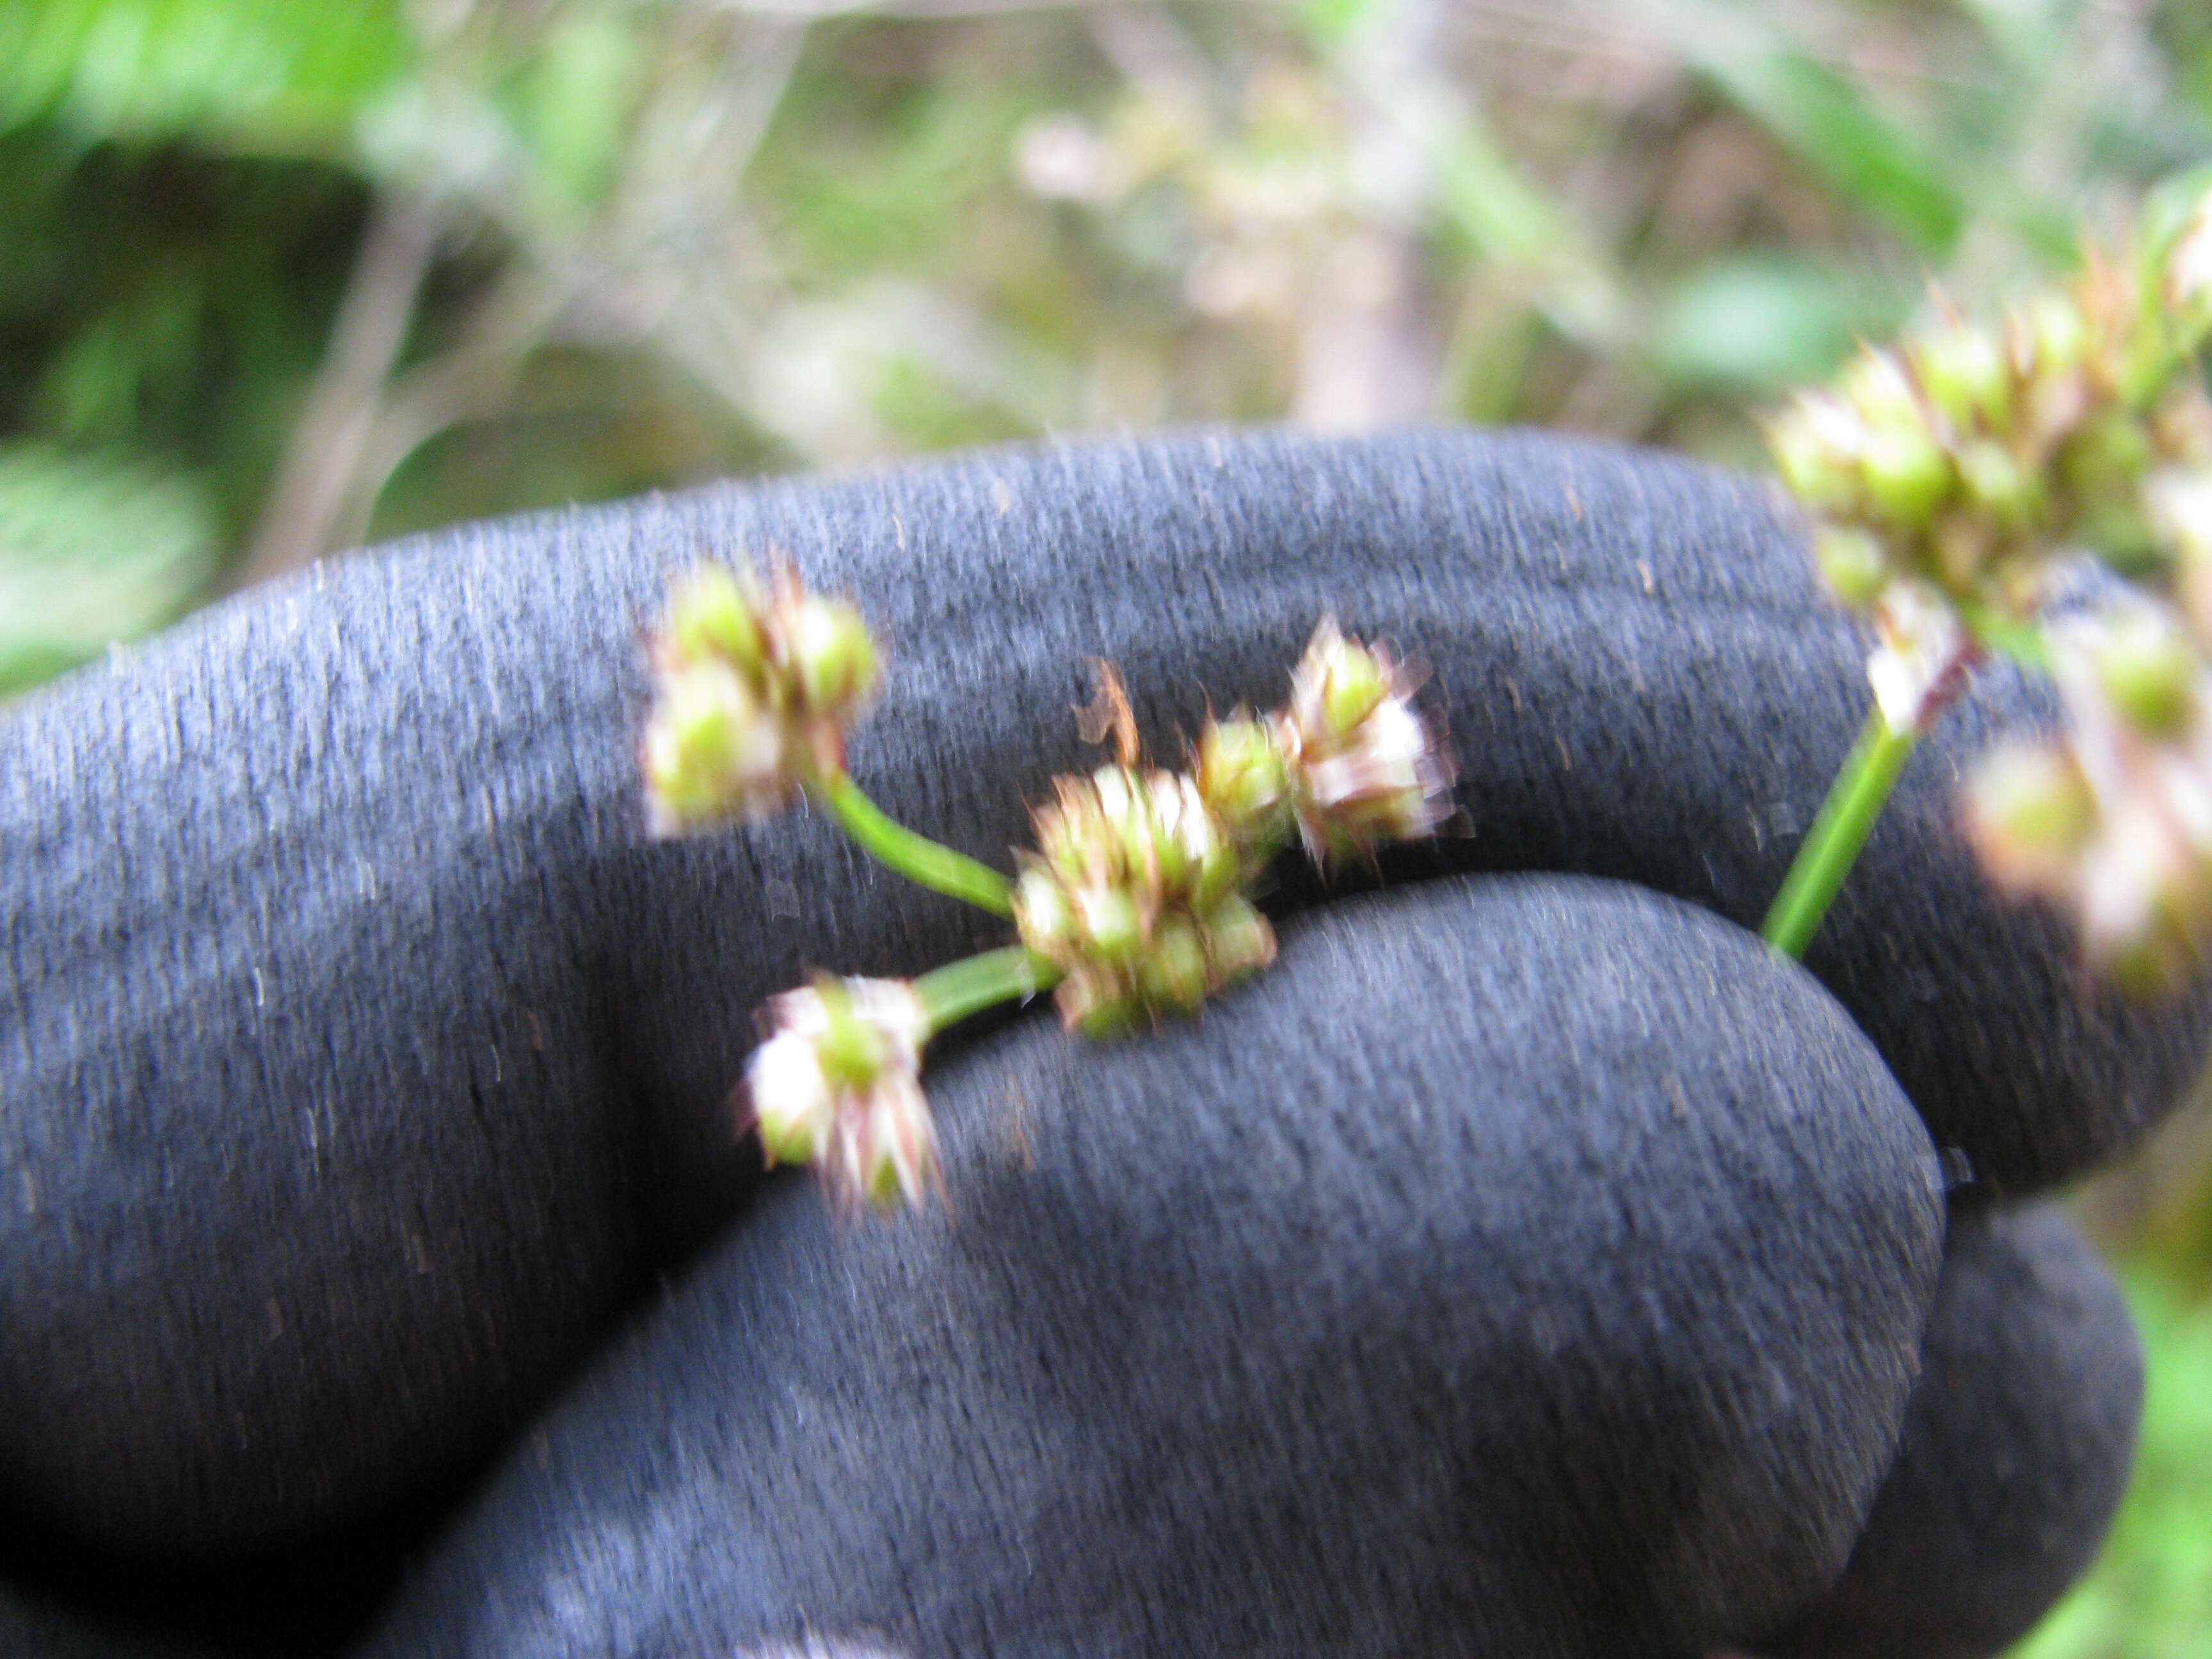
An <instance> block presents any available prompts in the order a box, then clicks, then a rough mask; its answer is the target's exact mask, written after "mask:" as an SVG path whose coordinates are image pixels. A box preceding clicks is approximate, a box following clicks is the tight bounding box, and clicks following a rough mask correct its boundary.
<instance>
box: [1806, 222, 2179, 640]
mask: <svg viewBox="0 0 2212 1659" xmlns="http://www.w3.org/2000/svg"><path fill="white" fill-rule="evenodd" d="M2208 207H2212V198H2208V203H2207V204H2200V205H2199V206H2198V208H2197V210H2196V212H2195V213H2194V215H2193V216H2191V217H2190V218H2189V219H2188V221H2187V222H2185V224H2184V225H2183V226H2182V227H2181V228H2180V229H2179V232H2178V233H2177V234H2172V235H2168V236H2164V237H2160V236H2156V235H2152V236H2147V237H2145V238H2144V239H2143V240H2142V246H2140V247H2139V248H2138V249H2137V250H2136V252H2135V253H2134V254H2132V255H2131V256H2130V258H2126V259H2124V260H2121V261H2118V262H2114V261H2110V260H2106V259H2102V258H2092V259H2091V260H2090V262H2089V264H2088V265H2087V269H2086V270H2085V271H2084V272H2083V274H2082V275H2081V276H2079V277H2078V278H2077V279H2076V280H2075V282H2073V283H2070V284H2069V285H2068V286H2066V287H2065V288H2063V289H2053V290H2051V291H2049V292H2046V293H2044V294H2041V295H2038V296H2036V297H2035V298H2034V299H2033V300H2032V301H2029V302H2028V303H2027V304H2026V305H2025V306H2023V307H2021V308H2019V309H2018V310H2016V311H2015V312H2014V313H2012V315H2011V316H2010V317H2009V318H2008V319H2007V320H2006V322H2005V323H2004V324H2003V325H2002V326H2001V327H1995V326H1990V325H1986V324H1984V323H1981V322H1978V321H1976V320H1973V319H1967V318H1964V317H1960V316H1958V315H1956V314H1954V313H1948V312H1947V313H1946V314H1944V315H1943V316H1942V318H1941V319H1939V320H1937V321H1936V323H1934V324H1933V325H1930V326H1929V327H1926V328H1924V329H1922V330H1920V331H1917V332H1916V333H1914V334H1912V335H1911V336H1909V337H1907V338H1906V339H1905V341H1904V342H1903V343H1900V344H1899V346H1897V347H1896V348H1894V349H1887V350H1874V349H1869V350H1868V351H1866V352H1864V353H1863V354H1862V355H1861V356H1860V357H1859V358H1858V359H1857V361H1856V362H1853V363H1852V364H1851V365H1850V367H1849V368H1847V369H1846V370H1845V371H1844V374H1843V375H1842V377H1841V378H1840V380H1838V383H1837V384H1836V385H1835V386H1832V387H1826V388H1822V389H1820V390H1816V391H1812V392H1805V393H1803V394H1802V395H1801V396H1799V397H1798V398H1797V399H1796V401H1795V402H1793V403H1792V404H1790V406H1789V407H1788V408H1787V409H1785V410H1784V411H1783V412H1782V413H1781V415H1780V416H1778V417H1777V418H1776V420H1775V421H1774V422H1772V424H1771V427H1770V428H1769V431H1768V439H1769V442H1770V445H1771V449H1772V452H1773V454H1774V459H1775V461H1776V465H1777V466H1778V469H1779V471H1780V472H1781V475H1782V477H1783V479H1784V482H1785V483H1787V484H1788V485H1789V487H1790V490H1791V491H1792V492H1793V493H1794V494H1795V495H1796V497H1797V499H1798V501H1800V502H1801V503H1802V505H1803V506H1804V507H1806V509H1807V510H1808V513H1810V514H1811V515H1812V517H1813V519H1814V554H1815V556H1816V558H1817V560H1818V562H1819V564H1820V569H1821V572H1822V574H1823V575H1824V576H1825V577H1826V580H1827V582H1828V584H1829V586H1831V588H1832V589H1833V591H1834V592H1836V594H1837V595H1838V598H1840V599H1842V600H1843V601H1844V603H1845V604H1847V605H1851V606H1853V607H1855V608H1858V609H1865V608H1869V607H1870V606H1872V605H1874V604H1875V602H1876V601H1877V600H1878V599H1880V598H1881V595H1882V593H1883V592H1885V591H1886V590H1887V588H1888V586H1890V585H1891V584H1892V583H1893V582H1895V581H1898V580H1921V581H1925V582H1928V583H1930V584H1932V585H1933V586H1936V587H1937V588H1938V589H1940V590H1941V591H1942V592H1945V593H1946V594H1948V595H1949V596H1950V597H1951V598H1952V599H1954V601H1957V602H1960V603H1962V604H1964V605H1968V606H1972V607H1990V608H1993V609H1995V610H1996V611H1999V612H2000V613H2002V614H2005V615H2009V616H2014V617H2025V616H2027V615H2028V614H2030V613H2031V612H2032V611H2033V609H2034V608H2035V606H2036V605H2037V604H2038V603H2039V600H2040V599H2041V597H2042V596H2041V592H2040V588H2041V578H2042V575H2043V574H2044V572H2045V569H2046V568H2047V567H2048V566H2049V564H2050V562H2051V558H2052V556H2054V554H2057V553H2062V552H2067V551H2074V550H2087V551H2091V552H2095V553H2099V554H2101V555H2104V556H2107V557H2110V558H2112V559H2114V560H2115V561H2116V562H2124V563H2128V564H2130V565H2134V564H2140V563H2142V562H2144V561H2146V560H2156V559H2158V558H2159V557H2160V556H2170V555H2171V553H2172V550H2173V544H2172V540H2171V538H2170V536H2162V535H2161V530H2162V528H2163V526H2162V525H2161V523H2160V514H2159V513H2156V512H2155V511H2154V502H2155V500H2156V498H2157V496H2158V495H2160V491H2161V489H2164V488H2166V485H2165V483H2164V481H2165V480H2166V479H2168V478H2169V477H2172V476H2173V475H2175V474H2177V473H2182V474H2189V473H2197V472H2200V471H2203V469H2204V468H2206V467H2207V465H2212V403H2208V401H2207V399H2206V398H2205V396H2204V393H2203V388H2202V386H2201V385H2200V384H2199V382H2198V380H2197V377H2196V376H2195V375H2193V374H2188V373H2185V372H2184V371H2185V369H2186V368H2187V366H2188V364H2189V363H2190V362H2191V358H2192V356H2193V355H2194V354H2195V352H2196V351H2197V349H2199V348H2200V347H2201V346H2202V345H2203V343H2204V339H2205V337H2206V333H2207V329H2208V325H2212V304H2208V301H2207V297H2206V296H2207V287H2206V277H2207V273H2208V270H2212V217H2208Z"/></svg>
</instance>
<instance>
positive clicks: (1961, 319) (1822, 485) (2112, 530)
mask: <svg viewBox="0 0 2212 1659" xmlns="http://www.w3.org/2000/svg"><path fill="white" fill-rule="evenodd" d="M2208 337H2212V196H2204V197H2197V198H2195V199H2192V200H2191V201H2189V202H2188V204H2187V205H2186V206H2185V207H2183V208H2181V209H2180V210H2177V211H2172V212H2168V213H2166V214H2164V215H2158V214H2154V215H2153V216H2151V218H2150V220H2149V221H2148V222H2147V223H2146V225H2145V226H2144V227H2143V228H2142V230H2141V231H2140V232H2139V234H2138V235H2137V238H2136V241H2135V243H2134V245H2133V246H2131V247H2130V248H2128V249H2127V250H2125V251H2124V252H2122V253H2120V254H2118V255H2112V254H2107V253H2105V252H2100V251H2099V250H2097V249H2094V248H2092V249H2090V250H2088V252H2087V254H2086V256H2085V258H2084V261H2083V265H2082V269H2081V272H2080V273H2079V275H2077V276H2075V278H2074V279H2073V280H2072V281H2071V282H2070V283H2067V284H2065V285H2064V286H2063V287H2056V288H2052V289H2049V290H2047V291H2045V292H2043V293H2040V294H2038V295H2034V296H2033V297H2032V298H2030V299H2029V300H2028V301H2026V302H2025V303H2023V304H2022V305H2021V306H2019V307H2016V308H2015V310H2013V311H2012V312H2011V313H2009V314H2008V316H2007V317H2006V318H2005V319H2004V320H2003V321H2002V323H2001V324H1996V325H1992V324H1989V323H1985V322H1982V321H1978V320H1976V319H1971V318H1967V317H1965V316H1962V315H1960V314H1959V313H1956V312H1955V311H1953V310H1952V309H1950V308H1949V307H1948V306H1942V307H1939V314H1938V316H1937V317H1936V320H1935V321H1934V322H1933V323H1932V324H1930V325H1928V326H1926V327H1924V328H1923V329H1921V330H1919V331H1917V332H1916V333H1914V334H1912V335H1911V336H1909V337H1907V338H1905V340H1903V341H1902V342H1900V343H1899V344H1898V345H1897V346H1895V347H1894V348H1893V349H1887V350H1875V349H1869V350H1868V351H1866V352H1864V353H1863V354H1862V356H1860V357H1859V358H1858V359H1857V361H1856V362H1854V363H1852V364H1851V365H1850V368H1848V369H1846V370H1845V372H1844V374H1843V375H1842V376H1841V377H1840V379H1839V380H1838V383H1837V384H1836V385H1835V386H1832V387H1828V388H1824V389H1821V390H1818V391H1813V392H1806V393H1803V394H1802V395H1801V396H1800V397H1799V398H1797V399H1796V401H1795V402H1794V403H1792V404H1790V406H1789V407H1788V408H1787V409H1785V410H1784V411H1782V413H1781V414H1780V415H1779V416H1778V417H1777V418H1776V419H1775V420H1774V422H1772V424H1771V427H1770V428H1769V433H1768V436H1769V441H1770V445H1771V449H1772V451H1773V454H1774V458H1775V461H1776V464H1777V466H1778V471H1780V473H1781V475H1782V478H1783V481H1784V483H1785V484H1786V485H1787V486H1788V487H1789V489H1790V491H1791V493H1792V494H1793V495H1795V496H1796V499H1797V501H1798V502H1799V503H1800V504H1801V505H1802V507H1803V508H1804V509H1805V511H1806V513H1807V514H1808V517H1809V518H1810V520H1811V521H1812V530H1813V547H1814V558H1815V560H1816V562H1817V563H1818V565H1819V568H1820V572H1821V574H1822V575H1823V577H1824V578H1825V579H1826V582H1827V585H1828V586H1829V588H1830V589H1831V590H1832V592H1834V593H1835V595H1836V596H1837V597H1838V599H1841V600H1842V601H1843V602H1844V604H1845V605H1849V606H1850V607H1851V608H1853V609H1855V610H1857V611H1861V612H1863V613H1864V614H1866V615H1867V616H1869V618H1870V619H1871V621H1872V623H1873V624H1874V629H1875V647H1874V649H1873V651H1872V653H1871V654H1870V656H1869V662H1868V678H1869V682H1870V684H1871V686H1872V690H1873V693H1874V708H1873V709H1872V711H1871V712H1870V714H1869V717H1868V721H1867V726H1866V729H1865V731H1864V732H1863V733H1862V735H1861V738H1860V739H1859V743H1858V744H1857V747H1856V748H1855V749H1854V750H1853V751H1852V753H1851V755H1850V757H1849V758H1848V759H1847V760H1846V761H1845V763H1844V769H1843V772H1842V775H1840V776H1839V777H1838V780H1837V783H1836V787H1835V788H1834V790H1833V791H1832V793H1831V794H1830V796H1829V799H1828V801H1827V804H1826V805H1825V806H1824V807H1823V809H1822V811H1821V813H1820V817H1819V819H1818V820H1817V821H1816V822H1815V823H1814V827H1813V829H1812V830H1811V831H1810V832H1808V835H1807V836H1806V839H1805V842H1804V844H1803V845H1802V848H1800V851H1799V854H1798V857H1797V860H1796V865H1795V866H1793V867H1792V869H1791V871H1790V876H1789V878H1788V879H1787V881H1786V882H1785V883H1784V887H1783V890H1782V892H1781V894H1780V896H1778V898H1777V899H1776V901H1775V904H1774V907H1773V909H1772V910H1771V912H1770V914H1769V915H1768V918H1767V922H1766V930H1765V931H1766V937H1767V939H1769V941H1770V942H1771V943H1772V944H1773V945H1776V946H1777V947H1778V948H1779V949H1781V950H1784V951H1788V952H1789V953H1790V954H1791V955H1793V956H1802V954H1803V953H1804V951H1805V948H1806V946H1807V945H1808V944H1809V943H1810V941H1811V939H1812V938H1813V934H1814V930H1815V929H1816V928H1817V927H1818V926H1819V924H1820V918H1821V916H1822V915H1823V914H1825V912H1826V908H1827V906H1828V903H1829V902H1830V901H1831V900H1832V898H1833V896H1834V895H1835V893H1836V891H1837V890H1838V887H1839V886H1840V884H1841V883H1842V881H1843V878H1844V875H1845V874H1846V873H1847V872H1848V871H1849V868H1850V863H1851V860H1852V859H1853V858H1854V857H1856V855H1857V852H1858V849H1859V847H1860V846H1861V845H1862V844H1863V842H1864V839H1865V837H1866V835H1867V833H1868V831H1869V829H1871V827H1872V825H1873V823H1874V820H1875V816H1876V814H1878V812H1879V811H1880V810H1881V804H1882V801H1883V800H1884V799H1885V798H1886V797H1887V793H1888V791H1889V787H1890V786H1891V784H1892V783H1893V781H1894V780H1895V778H1896V776H1897V775H1898V772H1899V769H1901V768H1902V766H1903V763H1904V762H1905V757H1906V756H1907V755H1908V753H1909V752H1910V750H1911V745H1912V744H1913V742H1914V740H1915V739H1916V738H1917V737H1918V736H1919V735H1920V734H1921V733H1922V732H1925V731H1927V730H1928V729H1929V727H1930V726H1932V725H1933V724H1934V723H1935V721H1936V720H1937V719H1938V718H1939V717H1940V716H1941V714H1942V712H1943V710H1944V708H1946V707H1947V706H1948V703H1949V702H1950V701H1951V700H1952V699H1953V697H1954V696H1955V695H1956V693H1957V692H1958V690H1960V687H1961V686H1962V685H1963V684H1964V683H1965V681H1966V677H1967V675H1968V674H1969V672H1970V671H1972V668H1973V667H1974V665H1976V664H1977V663H1978V662H1979V661H1980V660H1981V659H1984V657H1985V656H1987V655H1989V654H1990V653H2003V654H2007V655H2010V656H2012V657H2015V658H2016V659H2020V660H2021V661H2022V662H2024V663H2026V664H2027V665H2030V666H2032V667H2034V668H2037V669H2039V670H2041V671H2047V672H2049V673H2051V675H2052V676H2053V677H2054V678H2056V680H2057V684H2058V688H2059V691H2060V693H2061V696H2062V697H2063V700H2064V702H2065V705H2066V708H2067V713H2068V715H2069V726H2068V729H2067V730H2066V732H2064V733H2063V734H2062V735H2059V736H2057V737H2053V738H2019V739H2014V740H2012V741H2010V742H2008V744H2006V745H2005V746H2004V747H2002V748H2001V749H1999V750H1997V751H1996V753H1995V754H1993V755H1991V756H1990V757H1987V758H1986V759H1985V760H1984V763H1982V765H1981V766H1980V768H1979V769H1978V771H1977V773H1976V775H1974V777H1973V779H1972V781H1971V783H1970V785H1969V787H1968V790H1967V799H1966V814H1965V816H1966V825H1967V829H1968V832H1969V834H1970V836H1972V840H1973V841H1974V842H1975V844H1976V846H1977V848H1978V850H1979V851H1980V853H1981V854H1982V856H1983V860H1984V864H1985V866H1987V868H1988V869H1989V870H1990V872H1991V874H1992V876H1993V877H1994V878H1995V879H1996V881H1997V883H1998V884H2000V885H2001V886H2002V887H2003V888H2005V889H2007V890H2010V891H2012V892H2015V893H2017V894H2019V895H2021V896H2033V897H2036V898H2039V899H2042V900H2045V901H2046V902H2051V903H2054V904H2057V905H2058V906H2060V907H2062V908H2064V909H2066V910H2068V911H2069V912H2070V913H2071V914H2072V915H2074V916H2075V919H2076V921H2078V923H2079V926H2080V928H2081V939H2082V944H2083V949H2084V953H2085V955H2086V956H2087V958H2088V959H2089V961H2090V962H2091V963H2092V964H2093V966H2095V967H2097V968H2099V969H2102V970H2104V971H2106V972H2107V973H2109V974H2111V975H2113V976H2114V977H2116V978H2118V979H2119V980H2120V981H2122V982H2123V983H2124V984H2127V985H2130V986H2131V987H2137V988H2154V987H2164V986H2169V985H2172V984H2173V983H2175V982H2177V981H2179V980H2180V979H2181V978H2183V977H2185V975H2187V974H2189V973H2190V972H2191V971H2192V970H2193V969H2195V968H2196V967H2197V965H2198V964H2199V963H2200V962H2201V960H2202V958H2203V956H2204V954H2205V952H2206V950H2207V948H2208V945H2212V674H2208V669H2207V664H2206V651H2207V649H2208V647H2212V400H2209V399H2208V398H2207V396H2206V392H2205V387H2204V382H2203V374H2202V369H2201V365H2200V362H2199V357H2200V355H2201V353H2202V351H2203V348H2204V346H2205V344H2206V343H2207V340H2208ZM2085 566H2086V567H2090V568H2091V570H2092V571H2093V573H2094V574H2089V578H2088V580H2081V578H2082V576H2083V575H2084V574H2087V573H2085V571H2084V567H2085ZM2069 586H2071V587H2072V588H2073V589H2075V598H2074V599H2071V600H2066V601H2063V602H2061V601H2062V590H2063V589H2065V588H2067V587H2069Z"/></svg>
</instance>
